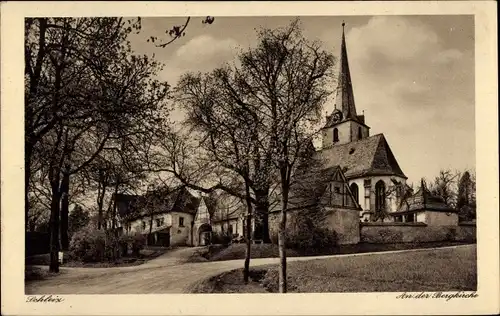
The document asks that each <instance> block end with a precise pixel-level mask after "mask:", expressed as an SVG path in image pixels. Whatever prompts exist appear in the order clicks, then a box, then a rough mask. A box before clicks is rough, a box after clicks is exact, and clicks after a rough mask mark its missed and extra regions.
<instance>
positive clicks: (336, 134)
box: [333, 128, 339, 143]
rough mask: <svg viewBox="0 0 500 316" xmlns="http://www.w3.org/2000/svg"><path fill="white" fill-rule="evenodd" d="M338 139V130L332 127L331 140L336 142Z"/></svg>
mask: <svg viewBox="0 0 500 316" xmlns="http://www.w3.org/2000/svg"><path fill="white" fill-rule="evenodd" d="M338 141H339V130H338V129H336V128H334V129H333V142H334V143H336V142H338Z"/></svg>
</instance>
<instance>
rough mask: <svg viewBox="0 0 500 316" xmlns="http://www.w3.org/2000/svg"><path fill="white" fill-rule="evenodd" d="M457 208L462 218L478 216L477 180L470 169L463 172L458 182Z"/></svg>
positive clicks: (467, 219)
mask: <svg viewBox="0 0 500 316" xmlns="http://www.w3.org/2000/svg"><path fill="white" fill-rule="evenodd" d="M457 209H458V212H459V213H458V214H459V217H460V219H461V220H464V221H470V220H472V219H475V218H476V182H475V180H474V179H473V178H472V176H471V174H470V172H468V171H465V172H464V173H463V174H462V176H461V177H460V180H459V182H458V194H457Z"/></svg>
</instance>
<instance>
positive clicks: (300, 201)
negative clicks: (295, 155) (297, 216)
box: [289, 166, 359, 209]
mask: <svg viewBox="0 0 500 316" xmlns="http://www.w3.org/2000/svg"><path fill="white" fill-rule="evenodd" d="M330 183H338V184H340V185H342V186H344V188H345V193H346V194H347V199H346V205H344V206H345V207H349V206H350V207H351V208H359V204H358V203H357V202H356V200H355V199H354V196H353V193H352V192H351V190H350V188H349V185H348V182H347V178H346V177H345V176H344V174H343V172H342V170H341V168H340V167H339V166H333V167H330V168H326V169H314V168H312V169H309V170H302V172H300V173H299V174H297V175H296V176H295V178H294V180H293V184H292V187H291V189H290V197H289V205H290V209H300V208H307V207H310V206H313V205H318V204H321V203H323V202H322V199H323V198H324V197H325V193H326V192H327V188H328V185H329V184H330Z"/></svg>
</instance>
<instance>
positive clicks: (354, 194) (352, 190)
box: [351, 183, 359, 203]
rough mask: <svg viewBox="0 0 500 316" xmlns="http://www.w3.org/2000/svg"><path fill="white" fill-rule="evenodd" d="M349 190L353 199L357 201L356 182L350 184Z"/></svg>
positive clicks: (357, 190) (357, 189)
mask: <svg viewBox="0 0 500 316" xmlns="http://www.w3.org/2000/svg"><path fill="white" fill-rule="evenodd" d="M351 192H352V195H353V196H354V200H355V201H356V202H357V203H359V188H358V185H357V184H356V183H353V184H351Z"/></svg>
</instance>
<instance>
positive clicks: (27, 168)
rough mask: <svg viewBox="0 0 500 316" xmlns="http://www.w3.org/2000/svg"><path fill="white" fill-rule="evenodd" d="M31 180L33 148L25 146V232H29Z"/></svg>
mask: <svg viewBox="0 0 500 316" xmlns="http://www.w3.org/2000/svg"><path fill="white" fill-rule="evenodd" d="M30 178H31V148H30V145H29V144H26V145H25V152H24V227H25V230H26V231H27V230H29V223H28V222H29V211H30V207H29V205H30V201H29V190H30Z"/></svg>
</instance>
